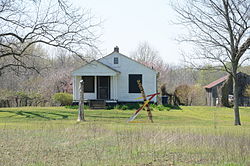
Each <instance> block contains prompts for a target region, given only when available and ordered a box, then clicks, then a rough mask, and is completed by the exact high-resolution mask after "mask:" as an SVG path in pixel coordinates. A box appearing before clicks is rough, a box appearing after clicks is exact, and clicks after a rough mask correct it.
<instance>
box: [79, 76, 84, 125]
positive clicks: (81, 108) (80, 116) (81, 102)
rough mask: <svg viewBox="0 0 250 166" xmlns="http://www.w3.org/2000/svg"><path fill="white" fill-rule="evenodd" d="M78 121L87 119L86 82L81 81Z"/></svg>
mask: <svg viewBox="0 0 250 166" xmlns="http://www.w3.org/2000/svg"><path fill="white" fill-rule="evenodd" d="M77 121H78V122H80V121H85V119H84V82H83V80H81V81H80V99H79V110H78V119H77Z"/></svg>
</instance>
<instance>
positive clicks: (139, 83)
mask: <svg viewBox="0 0 250 166" xmlns="http://www.w3.org/2000/svg"><path fill="white" fill-rule="evenodd" d="M137 84H138V87H139V89H140V91H141V94H142V97H143V100H144V102H145V101H147V98H146V95H145V92H144V89H143V86H142V84H141V81H140V80H137ZM146 107H147V112H148V119H149V120H150V121H151V122H152V123H154V121H153V115H152V113H151V110H150V107H149V105H148V104H147V105H146Z"/></svg>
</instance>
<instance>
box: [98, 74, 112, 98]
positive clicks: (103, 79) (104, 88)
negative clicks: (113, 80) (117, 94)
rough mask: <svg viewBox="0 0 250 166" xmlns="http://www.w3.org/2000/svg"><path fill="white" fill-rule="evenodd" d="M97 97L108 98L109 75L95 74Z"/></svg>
mask: <svg viewBox="0 0 250 166" xmlns="http://www.w3.org/2000/svg"><path fill="white" fill-rule="evenodd" d="M97 99H106V100H107V99H110V77H109V76H97Z"/></svg>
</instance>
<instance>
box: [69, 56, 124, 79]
mask: <svg viewBox="0 0 250 166" xmlns="http://www.w3.org/2000/svg"><path fill="white" fill-rule="evenodd" d="M117 74H120V71H118V70H116V69H113V68H111V67H109V66H107V65H105V64H103V63H101V62H99V61H96V60H94V61H91V62H90V63H87V64H85V65H84V66H82V67H80V68H78V69H76V70H74V71H73V72H72V76H115V75H117Z"/></svg>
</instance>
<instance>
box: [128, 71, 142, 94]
mask: <svg viewBox="0 0 250 166" xmlns="http://www.w3.org/2000/svg"><path fill="white" fill-rule="evenodd" d="M137 80H140V81H141V83H142V75H141V74H129V91H128V92H129V93H141V91H140V89H139V87H138V84H137Z"/></svg>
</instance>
